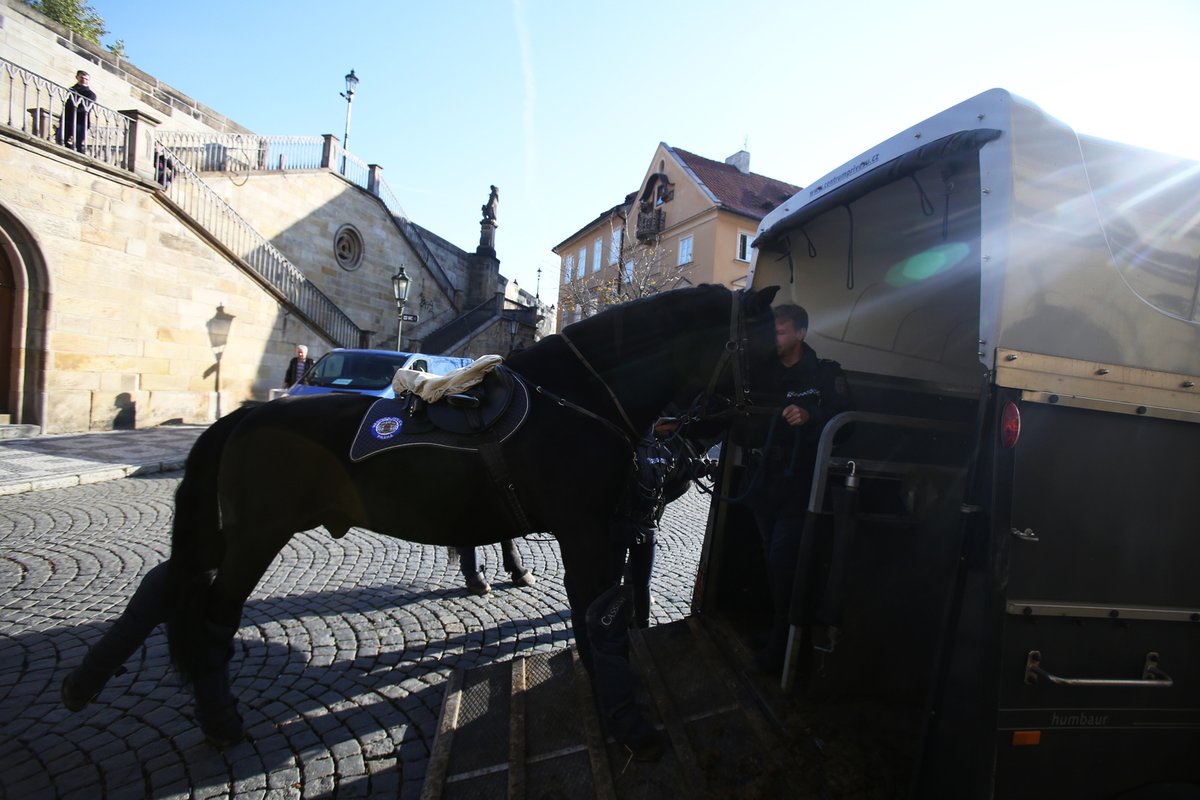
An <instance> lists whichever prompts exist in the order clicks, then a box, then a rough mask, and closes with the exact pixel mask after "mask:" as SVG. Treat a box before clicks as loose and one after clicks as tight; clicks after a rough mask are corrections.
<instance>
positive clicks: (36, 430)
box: [0, 414, 42, 439]
mask: <svg viewBox="0 0 1200 800" xmlns="http://www.w3.org/2000/svg"><path fill="white" fill-rule="evenodd" d="M41 434H42V426H40V425H14V424H13V421H12V415H11V414H0V439H28V438H30V437H32V436H41Z"/></svg>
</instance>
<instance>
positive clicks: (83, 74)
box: [75, 70, 92, 80]
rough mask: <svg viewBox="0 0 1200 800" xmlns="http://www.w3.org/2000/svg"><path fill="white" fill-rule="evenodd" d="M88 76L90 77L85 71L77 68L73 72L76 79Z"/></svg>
mask: <svg viewBox="0 0 1200 800" xmlns="http://www.w3.org/2000/svg"><path fill="white" fill-rule="evenodd" d="M90 77H92V76H91V75H88V74H87V72H85V71H84V70H79V71H78V72H76V73H75V79H76V80H79V79H80V78H90Z"/></svg>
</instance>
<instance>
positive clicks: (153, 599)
mask: <svg viewBox="0 0 1200 800" xmlns="http://www.w3.org/2000/svg"><path fill="white" fill-rule="evenodd" d="M169 565H170V562H169V561H164V562H163V563H161V564H159V565H158V566H157V567H155V568H154V569H152V570H150V571H149V572H148V573H146V577H144V578H142V582H141V583H140V584H139V585H138V588H137V591H136V592H134V593H133V597H132V598H130V600H129V605H127V606H126V607H125V610H124V611H123V612H122V613H121V616H119V617H117V619H116V621H115V622H113V624H112V626H111V627H110V628H109V629H108V630H107V631H106V632H105V634H104V635H103V636H102V637H100V641H98V642H96V643H95V644H94V645H92V646H91V647H90V648H89V649H88V652H87V655H85V656H84V657H83V663H82V664H80V665H79V666H78V667H76V668H75V669H73V670H72V671H71V672H70V673H68V674H67V677H66V678H64V679H63V682H62V701H63V705H64V706H66V707H67V708H69V709H70V710H71V711H79V710H81V709H82V708H83V707H84V706H86V705H87V704H88V703H90V702H91V701H92V700H93V699H95V697H96V695H98V694H100V691H101V690H102V689H103V688H104V686H105V684H107V683H108V681H109V679H110V678H112V677H113V676H114V675H120V674H121V673H123V672H124V671H125V667H123V666H122V665H123V664H124V663H125V662H126V661H128V660H129V657H130V656H131V655H133V654H134V652H135V651H136V650H137V649H138V648H139V647H141V646H142V643H143V642H145V641H146V638H147V637H148V636H149V635H150V633H151V631H153V630H154V628H155V626H157V625H158V624H159V623H160V622H163V621H165V620H166V616H167V615H166V587H167V577H168V576H167V573H168V571H169Z"/></svg>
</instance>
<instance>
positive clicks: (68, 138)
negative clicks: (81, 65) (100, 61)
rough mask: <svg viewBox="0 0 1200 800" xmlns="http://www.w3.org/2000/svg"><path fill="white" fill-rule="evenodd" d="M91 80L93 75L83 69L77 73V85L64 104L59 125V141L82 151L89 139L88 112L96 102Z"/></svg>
mask: <svg viewBox="0 0 1200 800" xmlns="http://www.w3.org/2000/svg"><path fill="white" fill-rule="evenodd" d="M90 82H91V76H89V75H88V74H87V73H86V72H84V71H83V70H79V71H78V72H76V73H75V85H74V86H72V87H71V89H70V91H71V94H70V95H69V96H68V97H67V102H66V103H64V104H63V113H62V120H61V121H60V122H59V125H58V143H59V144H61V145H66V146H67V147H74V148H75V149H76V150H78V151H79V152H80V153H82V152H83V144H84V140H85V139H87V127H88V114H89V113H91V110H92V104H93V103H95V102H96V93H95V92H93V91H92V90H91V89H89V88H88V83H90Z"/></svg>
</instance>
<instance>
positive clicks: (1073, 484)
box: [424, 90, 1200, 800]
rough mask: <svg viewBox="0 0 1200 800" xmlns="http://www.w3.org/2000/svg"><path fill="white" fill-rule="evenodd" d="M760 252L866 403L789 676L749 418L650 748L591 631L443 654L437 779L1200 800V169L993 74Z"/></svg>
mask: <svg viewBox="0 0 1200 800" xmlns="http://www.w3.org/2000/svg"><path fill="white" fill-rule="evenodd" d="M754 245H755V252H754V260H753V263H752V265H751V270H750V281H749V283H750V285H751V286H752V287H754V288H764V287H767V286H780V287H782V289H781V291H780V293H779V295H778V296H777V297H776V300H775V302H776V303H788V302H790V303H798V304H800V305H803V306H804V307H805V308H806V309H807V310H808V312H809V316H810V323H809V329H808V336H807V342H808V343H809V344H811V345H812V347H813V348H814V349H815V350H816V352H817V353H818V354H819V355H820V356H821V357H823V358H832V359H835V360H837V361H838V362H840V363H841V365H842V367H843V369H844V370H845V372H846V375H847V377H848V380H849V384H850V386H851V391H852V393H853V396H854V400H855V410H854V411H851V412H847V413H845V414H843V415H841V416H839V417H836V418H834V419H833V420H832V421H831V422H830V423H829V425H828V426H827V427H826V429H825V431H824V434H823V436H822V439H821V442H820V445H819V448H818V453H817V469H816V473H815V477H814V480H813V485H812V492H811V495H810V501H809V510H808V515H807V519H806V522H805V529H804V532H803V538H802V540H801V550H800V557H799V561H798V563H797V566H796V576H795V590H794V592H793V597H794V600H793V605H792V608H791V609H790V612H791V613H790V618H791V622H792V627H791V637H790V640H789V648H788V655H787V659H786V662H785V665H784V667H783V670H782V673H781V674H773V675H764V674H763V673H761V672H759V671H756V669H755V668H754V667H753V665H752V659H751V651H750V647H749V643H750V642H749V639H748V637H747V636H746V632H747V631H748V630H751V629H753V628H755V627H761V624H762V620H763V619H764V617H769V615H770V600H769V598H768V597H766V594H765V590H764V588H763V587H764V583H765V577H764V569H763V563H762V562H763V558H762V554H761V552H760V549H761V548H760V545H759V537H758V536H757V534H756V532H755V530H754V522H753V515H752V514H751V513H750V510H749V507H748V504H747V503H746V502H737V501H736V499H737V496H738V495H739V493H741V492H743V490H744V487H746V486H747V485H748V484H752V483H753V480H754V470H755V469H757V468H758V467H757V463H759V462H758V461H757V460H756V459H752V458H751V450H752V446H753V444H754V443H753V442H750V441H748V440H747V435H746V428H747V427H748V426H745V425H743V424H737V423H735V424H734V426H733V428H732V430H731V431H730V432H729V434H728V435H727V436H726V438H725V440H724V442H723V446H722V448H721V460H720V463H719V465H718V468H717V475H716V477H715V494H714V499H713V502H712V503H711V506H710V508H709V514H708V521H707V528H706V532H705V539H704V545H703V549H702V552H701V553H700V563H699V569H698V572H697V577H696V584H695V590H694V597H693V604H692V610H693V614H692V616H690V617H689V618H688V619H686V620H682V621H679V622H675V623H672V624H670V625H665V626H657V627H652V628H650V629H648V630H646V631H631V632H630V635H631V642H632V648H631V649H632V659H631V660H632V663H633V666H634V669H635V671H636V672H637V674H638V675H639V676H640V677H641V680H642V683H643V685H644V688H645V691H644V694H643V699H644V700H645V702H646V705H647V706H648V709H649V712H650V714H651V715H652V717H653V719H654V721H655V723H656V724H657V725H658V726H659V727H660V729H661V730H662V731H663V733H664V739H665V741H666V749H665V753H664V756H663V758H662V759H661V761H659V762H657V763H650V764H647V763H638V762H632V763H631V762H630V761H629V760H628V758H627V756H626V754H624V753H622V752H621V749H620V748H619V746H617V745H615V744H614V743H613V742H612V741H611V740H609V741H607V742H606V740H605V738H604V736H603V732H602V727H601V725H600V723H599V720H598V719H597V718H596V714H595V713H594V701H593V700H592V698H591V694H590V687H589V681H588V680H587V679H586V677H585V676H584V674H583V671H582V667H581V666H580V665H579V664H578V662H577V656H575V655H574V654H573V653H568V652H565V651H560V652H557V653H550V654H546V653H533V654H531V655H529V656H528V657H524V658H517V659H514V660H513V661H512V662H511V663H503V664H493V665H488V666H484V667H480V668H477V669H474V670H468V671H466V672H461V673H456V674H455V676H454V677H453V679H452V680H451V681H450V684H449V687H448V690H447V694H446V700H445V705H444V708H443V715H442V719H441V723H440V729H439V734H438V738H437V743H436V745H435V748H434V752H433V754H432V756H431V759H430V764H429V770H428V773H427V778H426V785H425V794H424V796H425V797H430V798H433V797H476V796H480V797H481V796H497V795H499V794H502V793H507V794H508V796H510V797H524V796H530V797H533V796H596V797H657V796H674V795H686V796H706V797H708V796H711V797H726V796H728V797H748V798H749V797H811V798H839V797H855V798H892V797H904V798H912V799H913V800H930V799H935V800H936V799H937V798H951V799H952V800H958V798H1017V797H1020V798H1025V797H1030V796H1035V795H1036V796H1044V797H1055V798H1121V799H1122V800H1149V799H1150V798H1157V800H1170V799H1174V800H1180V799H1182V798H1192V800H1195V798H1198V797H1200V579H1198V578H1197V576H1196V575H1195V572H1196V570H1197V566H1198V565H1200V491H1198V490H1197V489H1198V487H1200V387H1197V383H1200V165H1198V164H1196V163H1193V162H1188V161H1184V160H1181V159H1178V158H1173V157H1170V156H1166V155H1163V154H1159V153H1153V152H1148V151H1145V150H1141V149H1137V148H1133V147H1129V146H1125V145H1121V144H1116V143H1113V142H1107V141H1101V140H1098V139H1094V138H1090V137H1086V136H1081V135H1078V134H1076V133H1075V132H1074V131H1073V130H1072V129H1071V128H1069V127H1068V126H1066V125H1064V124H1062V123H1061V122H1058V121H1056V120H1054V119H1052V118H1050V117H1049V116H1047V115H1046V114H1044V113H1043V112H1042V111H1041V110H1040V109H1038V108H1037V107H1036V106H1034V105H1033V104H1031V103H1029V102H1026V101H1024V100H1022V99H1019V98H1017V97H1014V96H1012V95H1010V94H1009V93H1007V92H1005V91H1003V90H992V91H989V92H985V93H983V94H981V95H979V96H977V97H975V98H972V99H970V100H968V101H966V102H964V103H962V104H960V105H957V106H955V107H953V108H950V109H948V110H946V111H944V112H942V113H940V114H937V115H936V116H934V117H932V118H930V119H928V120H926V121H924V122H922V123H920V124H918V125H916V126H914V127H912V128H910V129H908V130H906V131H904V132H902V133H900V134H898V135H896V136H894V137H892V138H891V139H888V140H887V141H885V142H883V143H882V144H880V145H879V146H877V147H875V148H872V149H871V150H869V151H867V152H865V153H863V154H862V155H861V156H859V157H857V158H855V159H853V160H851V161H850V162H848V163H847V164H844V165H842V166H840V167H838V168H837V169H835V170H833V171H832V172H830V173H829V174H827V175H826V176H824V177H823V178H821V179H820V180H819V181H817V182H816V183H815V184H813V185H812V186H810V187H808V188H807V189H804V190H802V191H801V192H799V193H798V194H796V195H795V196H794V197H793V198H791V199H790V200H789V201H787V202H785V203H784V204H783V205H782V206H780V207H779V208H777V209H776V210H775V211H773V212H772V213H771V214H769V215H768V216H767V217H766V218H765V219H764V220H763V221H762V224H761V226H760V228H759V230H758V233H757V237H756V240H755V242H754ZM751 381H752V382H753V375H751ZM752 388H753V387H751V389H752ZM564 707H570V708H575V709H578V712H579V713H578V714H574V713H572V714H564V713H562V709H563V708H564Z"/></svg>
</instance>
